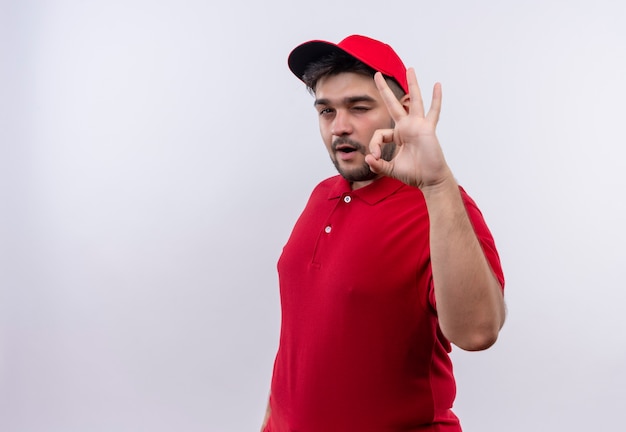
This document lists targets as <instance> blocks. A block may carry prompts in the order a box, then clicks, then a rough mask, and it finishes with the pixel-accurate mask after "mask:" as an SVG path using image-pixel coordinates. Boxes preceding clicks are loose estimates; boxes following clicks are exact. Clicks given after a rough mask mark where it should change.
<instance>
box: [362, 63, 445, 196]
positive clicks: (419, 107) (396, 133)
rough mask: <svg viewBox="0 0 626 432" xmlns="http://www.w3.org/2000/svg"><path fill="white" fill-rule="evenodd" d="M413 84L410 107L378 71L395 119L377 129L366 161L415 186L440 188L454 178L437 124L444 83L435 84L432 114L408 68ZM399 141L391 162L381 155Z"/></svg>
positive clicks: (378, 80)
mask: <svg viewBox="0 0 626 432" xmlns="http://www.w3.org/2000/svg"><path fill="white" fill-rule="evenodd" d="M407 80H408V84H409V95H408V96H409V100H408V107H405V106H404V105H403V104H402V103H401V102H400V101H399V100H398V99H397V98H396V96H395V95H394V94H393V92H392V91H391V89H390V88H389V86H388V85H387V83H386V82H385V79H384V78H383V76H382V75H381V74H380V72H378V73H376V75H375V76H374V81H375V82H376V87H377V88H378V90H379V91H380V94H381V96H382V98H383V100H384V102H385V105H386V106H387V109H388V111H389V113H390V115H391V117H392V118H393V120H394V122H395V127H394V128H393V129H379V130H377V131H376V132H375V133H374V135H373V137H372V140H371V142H370V154H369V155H368V156H367V157H366V159H365V161H366V162H367V163H368V165H369V166H370V169H371V170H372V171H373V172H375V173H377V174H383V175H386V176H389V177H393V178H396V179H398V180H400V181H402V182H404V183H406V184H409V185H411V186H417V187H419V188H421V189H422V190H424V189H429V188H433V187H434V188H436V187H437V186H438V185H440V184H441V183H444V182H446V181H448V180H452V181H454V179H453V177H452V173H451V171H450V168H449V167H448V165H447V163H446V160H445V158H444V155H443V151H442V150H441V146H440V144H439V140H438V139H437V135H436V132H435V130H436V127H437V123H438V121H439V113H440V112H441V84H439V83H437V84H435V87H434V89H433V98H432V102H431V105H430V109H429V110H428V113H427V114H425V113H424V104H423V102H422V95H421V92H420V88H419V85H418V83H417V77H416V76H415V70H414V69H413V68H409V69H408V70H407ZM390 142H395V144H396V146H397V148H396V153H395V155H394V157H393V159H391V160H390V161H386V160H383V159H382V158H381V147H382V146H383V145H384V144H387V143H390Z"/></svg>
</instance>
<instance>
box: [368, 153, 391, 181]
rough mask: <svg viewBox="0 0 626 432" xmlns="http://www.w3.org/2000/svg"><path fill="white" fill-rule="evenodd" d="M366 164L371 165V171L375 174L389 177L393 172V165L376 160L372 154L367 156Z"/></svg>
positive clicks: (379, 159)
mask: <svg viewBox="0 0 626 432" xmlns="http://www.w3.org/2000/svg"><path fill="white" fill-rule="evenodd" d="M365 162H366V163H367V165H369V167H370V170H371V171H372V172H373V173H374V174H383V175H386V176H388V175H389V174H391V172H392V171H393V164H392V163H391V162H388V161H386V160H384V159H382V158H376V157H374V156H373V155H372V154H368V155H367V156H365Z"/></svg>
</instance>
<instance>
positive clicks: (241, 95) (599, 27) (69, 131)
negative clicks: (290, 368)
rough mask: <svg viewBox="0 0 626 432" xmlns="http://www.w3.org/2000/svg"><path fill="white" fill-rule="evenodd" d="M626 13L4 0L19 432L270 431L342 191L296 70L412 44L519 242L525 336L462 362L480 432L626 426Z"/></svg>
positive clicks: (607, 9)
mask: <svg viewBox="0 0 626 432" xmlns="http://www.w3.org/2000/svg"><path fill="white" fill-rule="evenodd" d="M624 23H626V6H624V3H623V2H622V1H621V0H613V1H612V0H595V1H591V0H589V1H571V0H570V1H565V0H563V1H556V0H555V1H534V0H533V1H525V2H503V1H496V0H482V1H461V0H458V1H406V2H375V1H370V0H359V1H356V0H349V1H342V2H339V1H318V2H296V1H292V0H284V1H279V0H267V1H259V2H256V1H252V0H250V1H247V2H237V1H229V2H226V1H222V2H208V1H200V0H197V1H191V0H187V1H180V0H178V1H173V0H172V1H164V0H160V1H148V0H145V1H140V0H124V1H122V0H109V1H93V2H89V1H69V0H68V1H61V0H58V1H54V0H50V1H36V0H20V1H17V0H15V1H9V0H3V1H2V2H1V3H0V55H1V57H0V92H1V93H0V164H1V165H0V193H1V195H0V218H1V219H0V236H1V237H0V245H1V246H0V266H1V267H0V430H1V431H3V432H31V431H32V432H39V431H42V432H43V431H45V432H48V431H50V432H52V431H55V432H56V431H58V432H74V431H76V432H79V431H80V432H84V431H89V432H91V431H116V432H117V431H119V432H123V431H215V432H222V431H223V432H230V431H234V432H239V431H256V430H258V428H259V425H260V423H261V419H262V417H263V411H264V408H265V403H266V398H267V393H268V389H269V382H270V376H271V369H272V364H273V360H274V355H275V351H276V347H277V342H278V331H279V322H280V316H279V299H278V291H277V286H276V282H277V281H276V272H275V263H276V260H277V258H278V256H279V254H280V251H281V248H282V245H283V244H284V242H285V241H286V239H287V236H288V235H289V232H290V230H291V227H292V224H293V223H294V221H295V219H296V217H297V216H298V214H299V212H300V210H301V209H302V207H303V205H304V203H305V201H306V199H307V198H308V194H309V193H310V191H311V189H312V187H313V186H314V185H315V184H316V183H317V182H318V181H319V180H321V179H323V178H325V177H327V176H329V175H332V174H334V171H333V168H332V165H331V164H330V162H329V160H328V155H327V154H326V152H325V150H324V148H323V145H322V143H321V140H320V138H319V136H318V131H317V125H316V116H315V113H314V111H313V108H312V99H311V97H310V96H309V95H308V93H307V92H306V90H305V89H304V87H303V85H302V84H301V83H300V82H299V81H298V80H297V79H296V78H295V77H293V76H292V75H291V73H290V72H289V70H288V69H287V66H286V58H287V55H288V53H289V51H290V50H291V49H292V48H293V47H295V46H296V45H298V44H299V43H301V42H303V41H306V40H309V39H319V38H321V39H326V40H332V41H339V40H340V39H342V38H343V37H344V36H346V35H348V34H352V33H361V34H366V35H369V36H372V37H375V38H379V39H382V40H384V41H386V42H388V43H390V44H391V45H392V46H394V48H395V49H396V51H397V52H398V53H399V54H400V55H401V56H402V57H403V58H404V60H405V63H406V64H407V65H408V66H414V67H416V69H417V73H418V78H419V79H420V82H421V84H422V87H423V89H424V93H426V94H427V95H430V89H431V88H432V85H433V84H434V83H435V81H441V82H442V84H443V90H444V104H443V112H442V118H441V122H440V124H439V136H440V139H441V142H442V145H443V146H444V151H445V153H446V155H447V158H448V161H449V163H450V165H451V166H452V168H453V171H454V172H455V175H456V176H457V178H458V180H459V182H460V183H461V184H462V185H463V186H464V187H465V188H466V189H467V190H468V192H469V193H470V194H471V195H472V196H473V197H474V198H475V200H476V201H477V202H478V204H479V206H480V207H481V209H482V210H483V213H484V215H485V217H486V219H487V222H488V223H489V225H490V227H491V229H492V231H493V234H494V236H495V238H496V242H497V245H498V247H499V250H500V253H501V257H502V261H503V264H504V268H505V274H506V277H507V287H506V293H507V303H508V308H509V317H508V321H507V323H506V326H505V328H504V329H503V331H502V333H501V337H500V340H499V341H498V343H497V345H496V346H494V347H493V348H492V349H490V350H488V351H486V352H482V353H465V352H461V351H460V350H455V351H454V352H453V356H454V361H455V367H456V373H457V378H458V386H459V394H458V398H457V402H456V407H455V409H456V412H457V414H458V415H459V416H460V417H461V420H462V423H463V425H464V428H465V430H466V431H468V432H474V431H475V432H489V431H494V432H495V431H508V432H516V431H519V432H522V431H524V432H527V431H590V430H598V431H600V430H619V429H621V428H623V405H624V402H625V401H626V391H625V388H626V372H625V368H624V366H625V363H626V334H625V331H624V329H625V327H626V317H625V316H624V314H623V312H622V311H623V309H624V308H623V305H624V303H625V301H626V287H625V286H624V280H625V279H626V274H625V270H624V268H625V264H626V263H625V259H624V257H625V253H624V244H625V242H626V229H625V228H624V221H625V220H626V206H625V204H624V194H625V193H624V186H625V185H626V180H624V173H625V171H626V162H625V159H626V158H625V151H624V148H625V147H626V132H625V127H624V124H625V117H626V109H625V104H626V49H625V46H626V45H625V42H626V25H625V24H624Z"/></svg>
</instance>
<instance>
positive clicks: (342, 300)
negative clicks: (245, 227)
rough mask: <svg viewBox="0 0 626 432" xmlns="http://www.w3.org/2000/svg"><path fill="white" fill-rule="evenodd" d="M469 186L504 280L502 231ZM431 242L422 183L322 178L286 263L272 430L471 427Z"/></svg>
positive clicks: (483, 236) (480, 231)
mask: <svg viewBox="0 0 626 432" xmlns="http://www.w3.org/2000/svg"><path fill="white" fill-rule="evenodd" d="M461 193H462V194H463V195H464V201H465V203H466V206H467V208H468V214H469V215H470V218H471V220H472V223H473V225H474V228H475V230H476V232H477V236H478V238H479V239H480V241H481V244H482V245H483V249H484V250H485V254H486V256H487V258H488V259H489V262H490V263H491V265H492V267H493V269H494V272H495V274H496V275H497V277H498V278H499V279H500V280H501V281H502V282H503V276H502V270H501V267H500V262H499V259H498V255H497V252H496V249H495V246H494V245H493V240H492V238H491V234H490V233H489V231H488V229H487V227H486V225H485V223H484V221H483V219H482V216H481V215H480V212H479V211H478V209H477V208H476V207H475V204H473V202H472V201H471V199H469V197H467V196H466V194H465V192H464V191H461ZM346 197H349V198H347V199H346ZM428 244H429V243H428V214H427V210H426V205H425V203H424V198H423V196H422V194H421V192H420V191H419V190H418V189H416V188H412V187H409V186H406V185H404V184H403V183H400V182H398V181H396V180H393V179H390V178H387V177H384V178H381V179H380V180H377V181H375V182H373V183H372V184H371V185H369V186H366V187H364V188H361V189H358V190H355V191H352V190H350V186H349V184H348V182H346V181H345V180H344V179H343V178H341V177H339V176H336V177H333V178H331V179H328V180H326V181H324V182H322V183H320V185H318V187H317V188H316V189H315V190H314V192H313V194H312V195H311V198H310V200H309V202H308V204H307V206H306V208H305V210H304V212H303V213H302V215H301V216H300V218H299V220H298V221H297V223H296V225H295V227H294V229H293V232H292V234H291V237H290V239H289V240H288V242H287V244H286V245H285V247H284V250H283V253H282V255H281V257H280V260H279V262H278V272H279V279H280V294H281V307H282V327H281V336H280V345H279V349H278V354H277V356H276V361H275V365H274V374H273V378H272V387H271V398H270V405H271V416H270V419H269V422H268V427H267V430H268V431H271V432H287V431H298V432H308V431H311V432H319V431H325V432H333V431H342V432H345V431H359V432H367V431H372V432H374V431H375V432H384V431H440V432H444V431H445V432H451V431H455V432H457V431H460V430H461V428H460V426H459V422H458V419H457V418H456V416H455V415H454V414H453V413H452V411H451V408H452V404H453V401H454V397H455V392H456V387H455V382H454V377H453V374H452V364H451V362H450V359H449V356H448V353H449V351H450V349H451V347H450V343H449V342H448V341H447V340H445V338H444V337H443V335H442V334H441V332H440V330H439V327H438V324H437V317H436V312H435V309H434V307H433V300H434V299H432V297H431V293H432V291H433V290H432V283H431V282H432V281H431V279H432V278H431V269H430V261H429V247H428Z"/></svg>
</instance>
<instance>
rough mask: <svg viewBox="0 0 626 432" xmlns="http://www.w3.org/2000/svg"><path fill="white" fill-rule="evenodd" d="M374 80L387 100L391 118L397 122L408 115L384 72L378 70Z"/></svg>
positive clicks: (384, 100) (386, 103)
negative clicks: (390, 86) (388, 83)
mask: <svg viewBox="0 0 626 432" xmlns="http://www.w3.org/2000/svg"><path fill="white" fill-rule="evenodd" d="M374 82H375V83H376V88H377V89H378V91H379V92H380V95H381V96H382V98H383V102H385V105H386V106H387V110H388V111H389V114H390V115H391V118H392V119H393V120H394V121H395V122H397V121H398V120H400V119H401V118H402V117H404V116H405V115H406V111H405V110H404V108H403V107H402V104H401V103H400V101H399V100H398V98H397V97H396V95H394V94H393V91H391V89H390V88H389V86H388V85H387V82H386V81H385V78H384V77H383V74H382V73H380V72H376V73H375V74H374Z"/></svg>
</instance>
